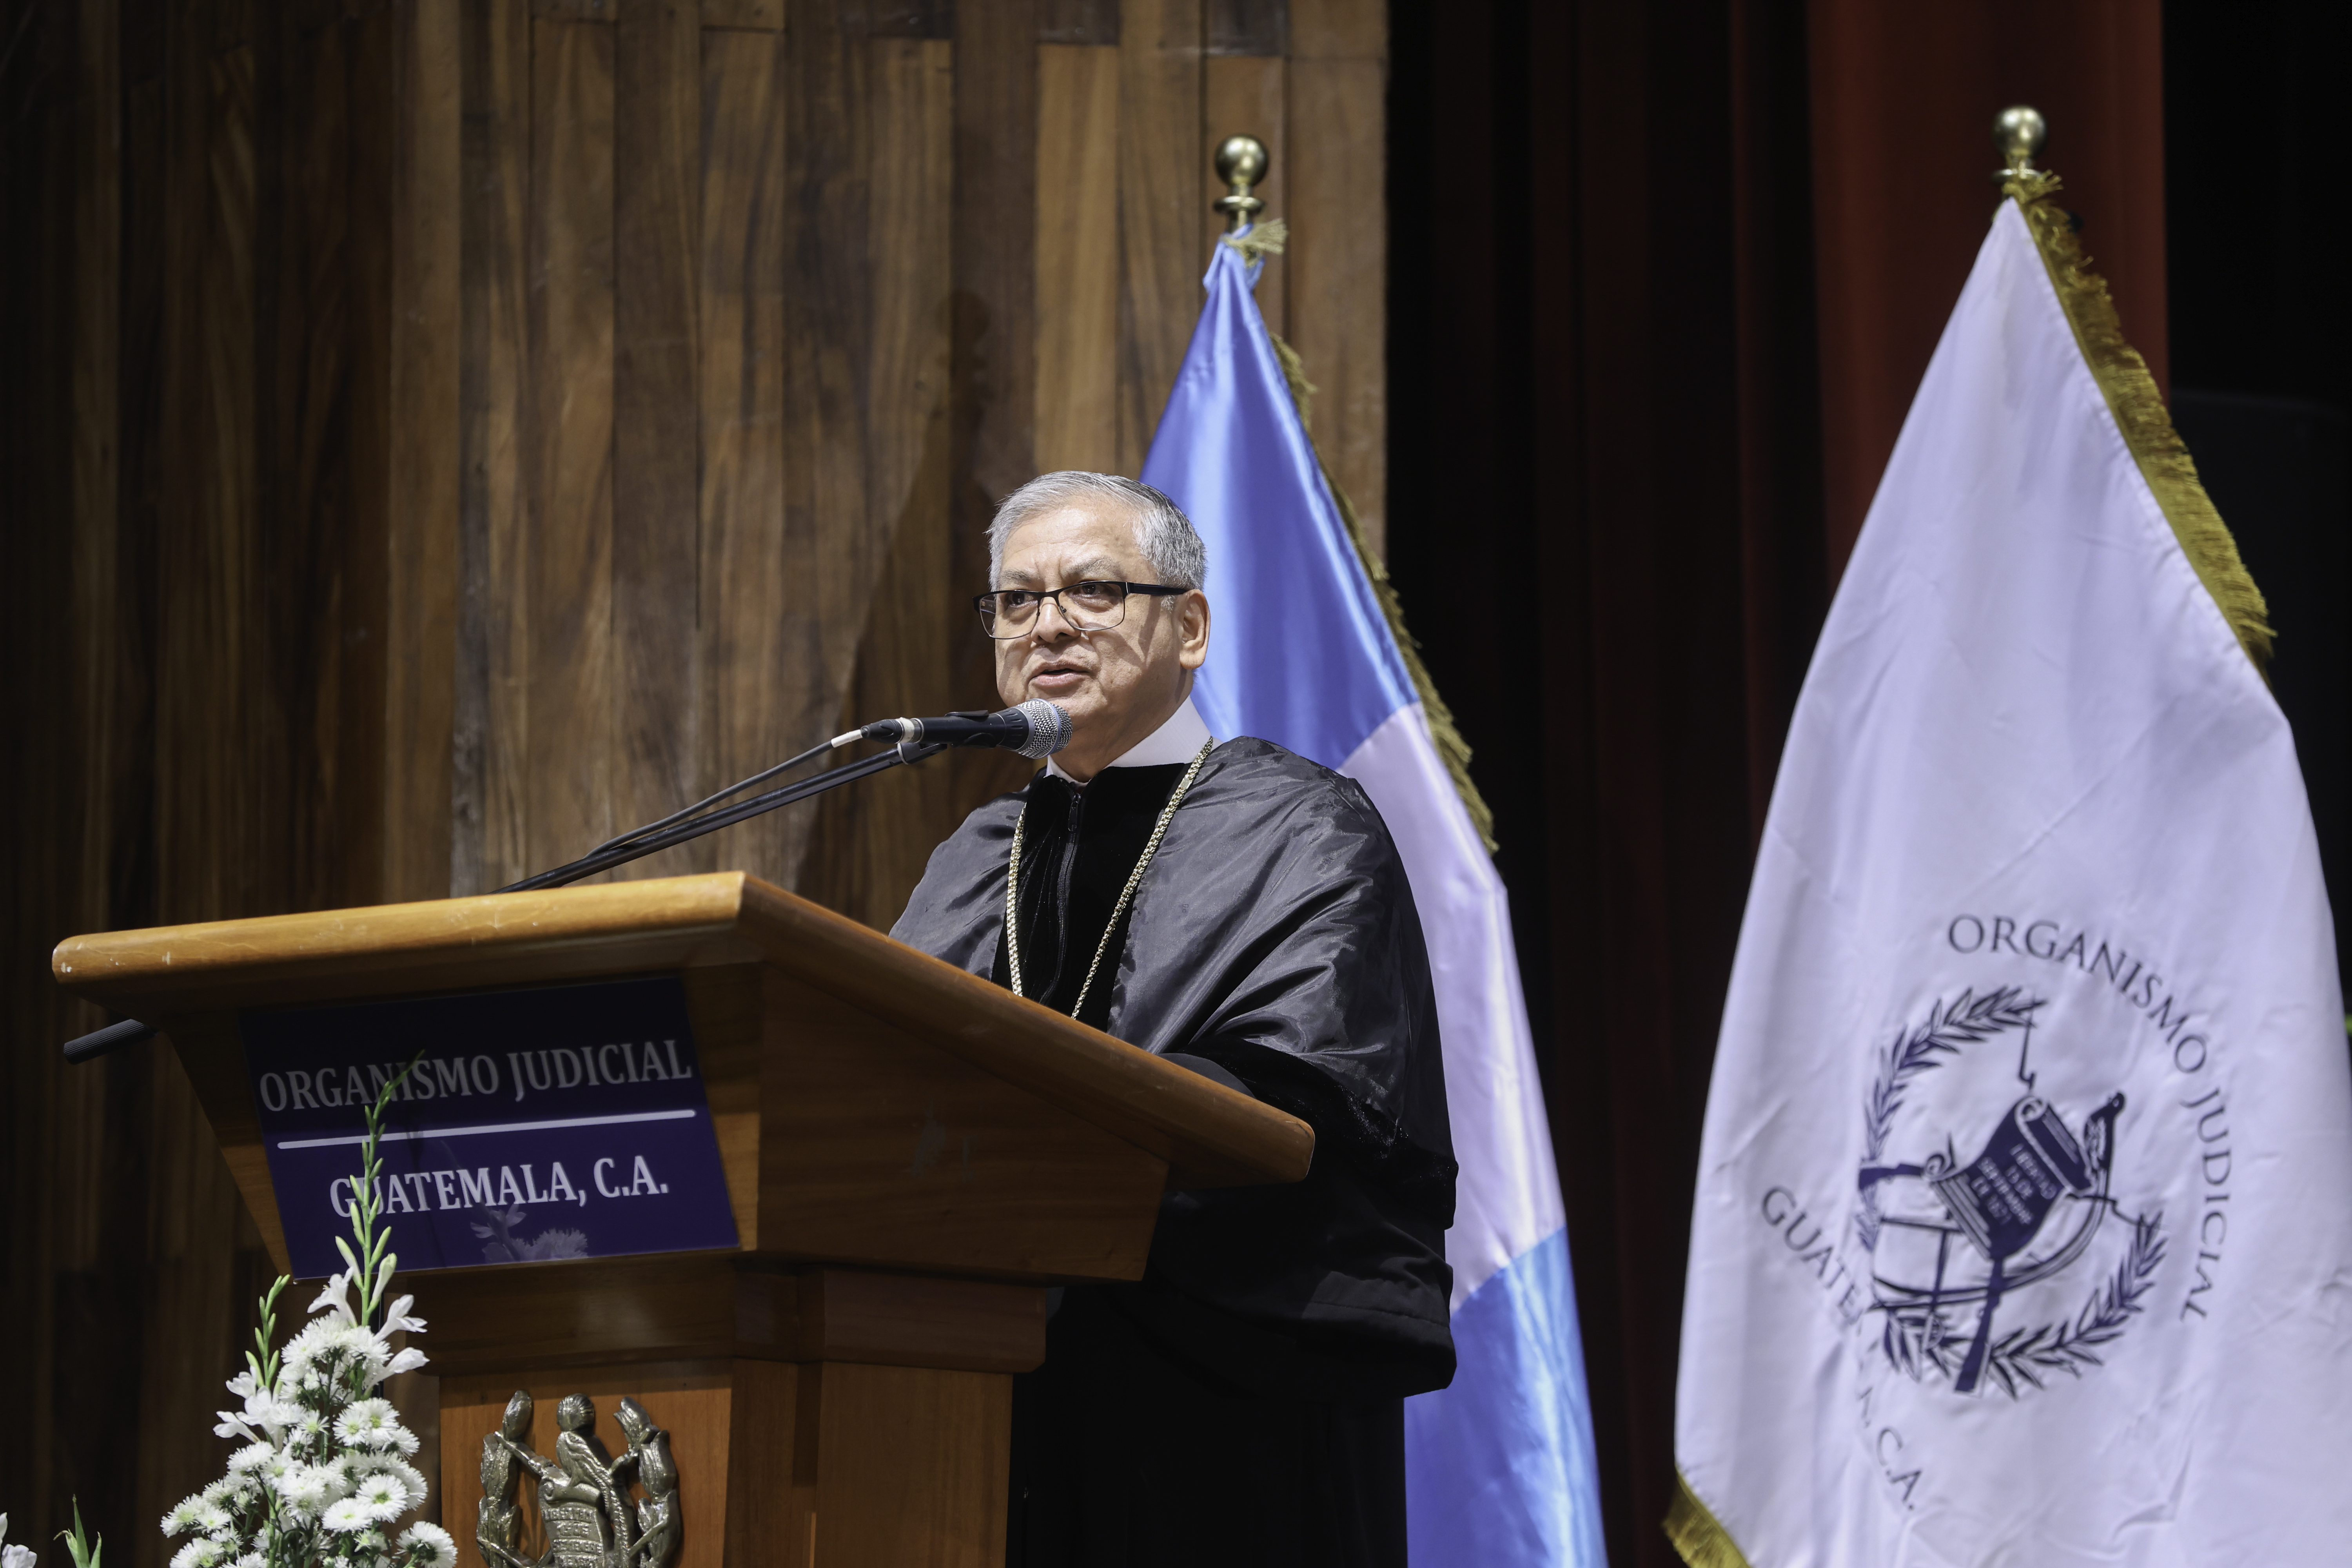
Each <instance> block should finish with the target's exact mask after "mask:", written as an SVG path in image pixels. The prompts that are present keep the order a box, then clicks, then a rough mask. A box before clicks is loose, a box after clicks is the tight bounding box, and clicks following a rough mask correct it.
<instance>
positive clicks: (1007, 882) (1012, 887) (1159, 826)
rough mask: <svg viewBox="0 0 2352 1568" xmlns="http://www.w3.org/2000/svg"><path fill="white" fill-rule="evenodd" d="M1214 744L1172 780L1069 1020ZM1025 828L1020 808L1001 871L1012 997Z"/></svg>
mask: <svg viewBox="0 0 2352 1568" xmlns="http://www.w3.org/2000/svg"><path fill="white" fill-rule="evenodd" d="M1216 743H1217V739H1216V737H1215V736H1213V735H1212V736H1210V737H1209V738H1208V739H1207V740H1206V741H1203V742H1201V749H1200V751H1199V752H1195V753H1194V754H1193V757H1192V766H1191V767H1189V768H1186V769H1185V770H1184V776H1183V777H1182V778H1181V779H1179V780H1177V781H1176V793H1175V794H1173V795H1170V796H1169V797H1168V804H1167V805H1165V806H1162V807H1161V808H1160V820H1159V822H1158V823H1156V824H1154V825H1153V826H1152V829H1151V837H1150V840H1149V841H1148V842H1147V843H1146V844H1145V845H1144V846H1143V858H1141V859H1140V860H1138V861H1137V862H1136V863H1135V875H1133V876H1131V877H1129V879H1127V886H1126V887H1124V888H1122V889H1119V895H1118V904H1117V906H1115V907H1114V908H1113V909H1112V910H1111V911H1110V924H1108V925H1107V926H1105V927H1103V933H1102V941H1100V942H1097V943H1096V944H1095V961H1094V962H1093V963H1089V964H1087V979H1086V984H1083V985H1081V986H1079V987H1078V999H1077V1000H1076V1002H1074V1003H1072V1004H1071V1005H1070V1016H1071V1017H1073V1018H1075V1017H1076V1016H1078V1015H1079V1014H1080V1013H1081V1012H1083V1011H1084V1010H1085V1008H1086V1005H1087V993H1088V992H1090V991H1092V990H1093V989H1094V988H1095V972H1096V971H1097V970H1098V969H1100V968H1101V967H1102V961H1103V954H1104V953H1106V952H1109V951H1110V937H1111V932H1113V931H1117V930H1118V922H1119V917H1120V916H1122V915H1124V914H1126V913H1127V906H1128V905H1129V903H1131V902H1133V901H1134V899H1135V889H1137V888H1138V887H1139V886H1140V885H1141V883H1142V881H1143V873H1144V871H1145V869H1146V868H1148V867H1150V864H1151V858H1152V857H1153V856H1154V855H1157V854H1159V853H1160V839H1161V838H1162V837H1166V835H1167V832H1168V824H1169V821H1170V819H1171V818H1172V817H1174V816H1175V815H1176V808H1177V807H1178V806H1180V805H1183V804H1184V794H1185V792H1186V791H1187V790H1189V789H1191V788H1192V781H1193V780H1194V779H1196V778H1199V777H1200V776H1201V764H1202V763H1205V762H1207V761H1208V760H1209V752H1211V750H1213V748H1214V747H1215V745H1216ZM1028 826H1029V813H1028V810H1027V808H1025V807H1024V808H1023V810H1022V813H1021V816H1019V817H1018V818H1017V819H1016V820H1015V821H1014V822H1013V858H1012V860H1011V861H1010V862H1009V863H1007V865H1006V866H1005V868H1004V957H1005V962H1006V966H1007V967H1008V968H1009V969H1011V971H1012V973H1013V994H1014V995H1015V996H1021V995H1025V994H1027V993H1026V992H1024V990H1023V989H1022V987H1021V838H1022V834H1023V832H1024V830H1025V829H1026V828H1027V827H1028Z"/></svg>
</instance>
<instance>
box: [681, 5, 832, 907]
mask: <svg viewBox="0 0 2352 1568" xmlns="http://www.w3.org/2000/svg"><path fill="white" fill-rule="evenodd" d="M709 14H710V13H709V6H708V5H706V7H705V16H706V18H707V17H708V16H709ZM782 67H783V39H782V26H781V17H779V20H778V25H777V26H776V27H775V29H774V30H772V31H771V30H761V29H741V30H735V29H712V30H710V31H707V32H705V33H704V34H703V38H702V102H703V113H702V121H703V125H704V128H705V129H704V132H703V134H704V142H703V146H702V174H701V179H702V238H701V267H702V289H701V300H700V305H699V316H698V321H699V331H700V333H701V350H700V359H699V363H698V378H699V387H698V399H699V408H700V413H701V454H702V473H701V493H700V496H699V498H698V504H699V508H700V512H699V515H700V518H701V541H700V543H701V556H702V560H701V573H702V575H701V582H702V585H703V598H702V600H701V605H700V609H701V629H702V634H703V644H702V661H703V663H702V668H703V669H704V671H705V674H706V677H707V680H706V686H705V689H704V691H703V693H702V701H703V710H704V718H703V721H702V737H703V755H704V763H703V776H702V779H701V781H699V782H700V783H701V784H703V785H704V786H705V788H706V789H709V788H716V787H718V785H717V782H715V781H732V780H735V779H739V778H747V777H749V776H750V775H751V774H753V773H758V772H760V771H761V769H763V768H767V767H769V766H772V765H773V764H774V763H777V762H780V761H782V759H783V758H785V757H788V756H790V755H792V754H793V752H797V751H800V750H803V748H805V747H806V746H807V745H808V744H809V743H810V737H811V736H812V735H813V734H814V732H815V731H817V730H818V729H819V728H821V727H822V726H823V725H824V721H825V719H826V718H827V717H828V716H829V710H819V709H818V707H817V706H816V705H815V704H814V702H813V701H812V700H811V699H812V697H813V695H814V693H813V692H812V691H811V690H810V689H809V686H808V683H807V682H806V681H805V680H804V679H799V678H798V677H797V675H796V672H798V671H803V670H806V669H809V668H813V667H814V664H815V662H816V650H815V645H814V641H813V640H812V638H811V634H812V633H814V629H815V622H814V617H813V616H810V615H809V614H807V612H806V607H805V606H801V607H800V609H799V612H798V613H795V610H794V594H793V588H792V583H791V579H790V576H789V574H788V570H787V556H788V552H787V549H786V539H785V532H784V375H783V372H784V361H783V355H782V353H781V352H780V344H781V343H782V338H783V330H784V262H783V220H784V211H783V209H784V111H783V104H782ZM805 577H806V574H805V571H803V574H802V579H803V587H802V592H803V593H804V592H805ZM808 826H809V814H808V813H806V812H801V811H782V812H775V813H772V814H771V815H769V816H763V817H760V818H758V819H756V820H755V821H752V822H749V823H746V824H744V825H743V826H740V827H735V828H730V829H729V830H728V835H727V838H726V840H725V843H724V845H723V847H724V848H725V850H726V851H727V853H728V855H729V857H730V861H729V863H730V864H741V865H746V866H762V867H767V868H771V869H772V871H773V873H774V875H775V877H777V878H780V879H785V880H787V881H789V880H791V879H794V878H795V877H796V876H797V875H798V872H799V868H800V854H801V849H802V847H803V846H804V845H805V844H806V842H807V839H808ZM720 847H721V846H719V845H714V846H713V847H712V851H711V852H712V854H713V856H714V857H715V856H716V855H717V854H718V853H719V848H720Z"/></svg>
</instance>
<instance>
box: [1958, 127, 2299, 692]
mask: <svg viewBox="0 0 2352 1568" xmlns="http://www.w3.org/2000/svg"><path fill="white" fill-rule="evenodd" d="M2059 189H2060V185H2059V180H2058V176H2057V175H2055V174H2049V173H2046V172H2044V171H2042V170H2037V169H2012V170H2011V171H2010V173H2009V175H2008V177H2007V178H2006V179H2004V180H2003V181H2002V183H2001V195H2005V196H2007V197H2009V198H2010V199H2011V200H2013V201H2014V202H2016V203H2017V208H2018V211H2019V213H2020V214H2021V215H2022V216H2023V217H2024V219H2025V226H2026V228H2027V229H2028V230H2029V231H2030V232H2031V233H2032V236H2033V242H2034V245H2035V246H2036V247H2037V248H2039V249H2040V251H2041V253H2042V266H2043V267H2044V268H2046V269H2047V270H2048V271H2049V274H2050V282H2051V284H2052V286H2053V288H2055V289H2057V290H2058V302H2059V304H2060V305H2061V306H2062V307H2063V309H2064V310H2065V312H2066V320H2067V321H2068V322H2069V323H2070V324H2071V325H2072V326H2073V327H2074V342H2075V343H2076V344H2077V345H2078V346H2079V347H2080V348H2081V349H2082V351H2083V359H2084V363H2087V364H2089V366H2090V367H2091V374H2092V376H2093V377H2094V378H2095V380H2096V381H2097V382H2098V384H2099V391H2100V392H2101V393H2102V394H2103V395H2105V397H2106V400H2107V407H2108V408H2109V409H2110V410H2111V411H2112V412H2113V413H2114V415H2115V416H2116V426H2118V427H2120V428H2121V429H2122V431H2123V436H2124V444H2125V445H2126V446H2127V447H2130V448H2131V454H2132V458H2133V459H2134V460H2135V461H2137V463H2138V464H2139V471H2140V474H2141V476H2142V477H2143V478H2145V479H2147V488H2148V489H2150V490H2152V491H2154V492H2155V494H2156V500H2157V504H2158V506H2160V507H2162V508H2163V509H2164V515H2165V519H2166V521H2169V522H2170V523H2171V524H2172V533H2173V537H2174V538H2176V539H2178V540H2179V542H2180V548H2181V551H2182V552H2183V553H2185V554H2186V555H2187V556H2188V557H2189V565H2191V566H2193V567H2195V568H2196V571H2197V575H2198V578H2199V580H2200V581H2201V582H2202V583H2203V584H2205V591H2206V592H2207V593H2209V594H2210V595H2213V602H2214V603H2215V604H2217V605H2220V606H2221V614H2222V615H2223V616H2225V617H2227V618H2228V620H2229V623H2230V629H2231V631H2233V632H2235V633H2236V634H2237V636H2238V644H2239V646H2240V647H2243V648H2244V649H2245V650H2246V657H2247V658H2250V659H2252V660H2253V661H2254V668H2256V669H2257V670H2261V671H2263V678H2264V679H2269V675H2268V670H2269V665H2270V659H2271V643H2272V638H2273V632H2272V630H2271V626H2270V620H2269V607H2268V606H2267V605H2264V604H2263V592H2262V590H2261V589H2260V588H2258V587H2256V586H2255V585H2254V579H2253V577H2252V574H2250V573H2248V572H2247V570H2246V563H2245V562H2244V561H2243V560H2242V559H2241V558H2240V557H2239V554H2238V542H2237V541H2236V540H2234V539H2232V538H2231V536H2230V530H2229V526H2228V525H2227V524H2226V523H2224V522H2223V521H2221V513H2220V512H2218V511H2216V510H2214V509H2213V502H2212V500H2211V498H2210V497H2209V496H2207V495H2206V493H2205V487H2204V485H2203V484H2202V483H2200V481H2199V479H2198V478H2197V465H2196V464H2195V463H2194V462H2191V461H2190V460H2189V448H2188V447H2186V446H2184V445H2182V444H2181V440H2180V436H2179V432H2178V431H2176V430H2174V429H2173V427H2172V416H2170V415H2169V414H2168V413H2166V412H2165V407H2164V398H2163V396H2162V395H2160V394H2159V393H2158V391H2157V389H2156V378H2155V377H2154V376H2151V375H2150V374H2148V372H2147V361H2146V360H2144V359H2142V358H2140V356H2139V354H2138V352H2137V351H2136V350H2135V349H2133V347H2132V346H2131V345H2130V344H2129V343H2127V342H2124V333H2123V323H2122V322H2121V321H2119V320H2118V319H2117V317H2116V304H2115V300H2114V299H2113V298H2112V297H2110V296H2109V294H2108V293H2107V284H2106V279H2103V278H2101V277H2100V276H2099V275H2098V274H2097V273H2095V272H2094V271H2092V270H2091V263H2090V258H2087V257H2085V256H2084V254H2083V249H2082V247H2081V245H2080V244H2078V243H2077V242H2076V240H2075V238H2074V223H2073V221H2072V220H2071V219H2070V218H2069V217H2068V216H2067V214H2066V212H2065V211H2064V209H2063V208H2062V207H2060V206H2059V205H2057V204H2056V203H2055V202H2053V201H2052V200H2051V199H2050V198H2052V197H2053V196H2054V195H2057V194H2058V191H2059Z"/></svg>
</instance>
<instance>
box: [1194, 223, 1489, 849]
mask: <svg viewBox="0 0 2352 1568" xmlns="http://www.w3.org/2000/svg"><path fill="white" fill-rule="evenodd" d="M1260 232H1265V233H1266V234H1267V235H1268V237H1269V238H1270V240H1271V243H1269V244H1267V245H1266V246H1265V249H1267V250H1270V251H1273V252H1275V253H1276V254H1279V253H1280V252H1281V249H1282V245H1283V241H1284V239H1285V237H1286V235H1287V233H1288V231H1287V230H1286V229H1285V228H1284V227H1283V224H1282V220H1281V219H1280V218H1269V219H1267V220H1266V221H1265V223H1262V224H1260V225H1258V226H1257V227H1256V228H1255V229H1254V230H1252V231H1251V232H1250V233H1248V234H1245V235H1244V236H1242V237H1241V238H1240V239H1239V240H1238V241H1236V240H1233V239H1227V240H1226V241H1225V243H1226V244H1227V245H1231V246H1233V247H1234V248H1235V249H1239V250H1242V251H1243V253H1244V255H1247V254H1248V252H1247V250H1246V248H1245V247H1247V246H1248V245H1249V244H1250V243H1251V242H1252V241H1253V240H1255V239H1256V238H1257V236H1258V234H1259V233H1260ZM1251 259H1253V260H1254V259H1255V257H1253V258H1251ZM1266 335H1267V336H1268V337H1274V352H1275V354H1276V357H1278V358H1279V359H1280V360H1281V361H1282V374H1283V377H1284V379H1285V380H1286V381H1288V382H1289V383H1290V401H1291V402H1292V403H1294V404H1296V405H1297V406H1298V423H1299V424H1300V425H1301V426H1304V427H1305V428H1306V429H1307V434H1308V437H1309V439H1308V442H1307V445H1308V446H1310V447H1311V446H1313V445H1314V441H1313V439H1312V437H1313V435H1314V416H1313V415H1312V414H1311V413H1310V411H1309V410H1310V406H1311V405H1312V403H1313V401H1314V397H1315V393H1316V390H1317V389H1316V387H1315V386H1314V384H1312V383H1310V382H1308V381H1307V364H1306V362H1305V361H1303V360H1301V359H1300V358H1299V357H1298V351H1297V349H1294V348H1292V347H1291V346H1290V345H1289V344H1288V343H1286V342H1283V341H1282V339H1280V338H1279V337H1275V335H1274V334H1273V333H1272V332H1270V331H1269V332H1268V333H1267V334H1266ZM1315 466H1316V467H1317V468H1320V469H1322V470H1323V482H1324V483H1325V484H1326V485H1328V486H1329V487H1330V490H1331V499H1332V500H1334V501H1336V502H1338V503H1339V516H1340V518H1341V519H1342V520H1343V521H1346V523H1347V525H1348V539H1349V542H1350V543H1352V544H1354V545H1355V547H1356V559H1357V560H1359V561H1360V562H1362V563H1364V575H1365V576H1367V577H1370V579H1371V580H1372V595H1373V596H1374V597H1375V598H1377V599H1379V600H1380V603H1381V614H1382V615H1383V616H1387V617H1388V623H1389V635H1390V636H1391V637H1395V638H1396V645H1397V651H1398V652H1400V653H1402V654H1403V655H1404V668H1405V673H1406V674H1408V675H1410V676H1412V689H1413V690H1415V691H1416V692H1418V693H1420V695H1421V710H1422V712H1423V714H1424V715H1425V716H1426V717H1427V718H1428V720H1429V733H1430V737H1431V738H1432V739H1433V740H1434V741H1435V742H1437V754H1438V755H1439V756H1441V757H1443V758H1444V759H1445V771H1446V773H1447V774H1448V775H1449V776H1450V777H1451V778H1452V779H1453V780H1454V791H1455V793H1457V794H1459V795H1461V796H1462V804H1463V805H1464V807H1465V809H1467V810H1468V811H1469V813H1470V825H1471V826H1473V827H1475V828H1476V829H1477V830H1478V837H1479V839H1480V840H1481V841H1482V842H1484V843H1485V845H1486V853H1487V854H1489V855H1492V854H1493V853H1494V852H1495V851H1496V848H1497V847H1499V846H1497V845H1496V842H1495V814H1494V812H1493V811H1492V810H1491V809H1489V808H1488V806H1487V805H1486V797H1485V796H1484V795H1480V794H1479V793H1478V786H1477V785H1476V784H1473V783H1471V782H1470V745H1469V742H1466V741H1465V740H1463V738H1462V731H1460V730H1459V729H1458V728H1456V727H1455V725H1454V710H1452V709H1451V708H1448V707H1447V706H1446V705H1445V700H1444V698H1442V697H1440V696H1438V695H1437V683H1436V682H1434V681H1433V680H1431V679H1429V667H1428V666H1426V665H1424V664H1423V663H1422V661H1421V644H1419V643H1418V642H1415V641H1414V640H1413V636H1412V633H1411V632H1409V631H1407V630H1405V628H1404V608H1403V606H1402V605H1399V604H1398V603H1397V596H1396V586H1395V584H1391V582H1390V581H1389V569H1388V568H1387V567H1386V566H1384V565H1382V564H1381V558H1380V557H1379V556H1377V555H1375V554H1373V553H1372V551H1371V547H1370V545H1368V544H1367V543H1365V542H1364V525H1363V523H1362V521H1360V520H1359V519H1358V518H1357V516H1356V505H1355V503H1354V502H1353V501H1351V500H1349V499H1348V492H1347V491H1345V490H1343V489H1340V488H1339V479H1337V478H1336V477H1335V476H1334V475H1333V474H1332V472H1331V465H1330V464H1328V463H1327V462H1325V461H1324V460H1323V454H1322V453H1321V452H1320V451H1318V452H1317V453H1316V454H1315Z"/></svg>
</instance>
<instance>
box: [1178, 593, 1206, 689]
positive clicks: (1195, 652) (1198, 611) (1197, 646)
mask: <svg viewBox="0 0 2352 1568" xmlns="http://www.w3.org/2000/svg"><path fill="white" fill-rule="evenodd" d="M1176 616H1177V620H1176V631H1177V648H1176V662H1177V663H1179V664H1181V665H1182V666H1183V667H1184V668H1187V669H1198V668H1201V667H1202V665H1204V664H1206V663H1208V662H1209V595H1206V594H1203V593H1202V592H1201V590H1200V589H1198V588H1195V589H1193V590H1192V592H1190V593H1188V594H1186V595H1184V596H1183V597H1182V598H1181V599H1179V600H1177V601H1176Z"/></svg>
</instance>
